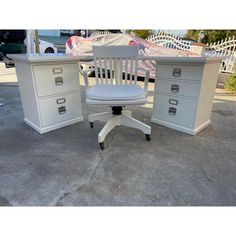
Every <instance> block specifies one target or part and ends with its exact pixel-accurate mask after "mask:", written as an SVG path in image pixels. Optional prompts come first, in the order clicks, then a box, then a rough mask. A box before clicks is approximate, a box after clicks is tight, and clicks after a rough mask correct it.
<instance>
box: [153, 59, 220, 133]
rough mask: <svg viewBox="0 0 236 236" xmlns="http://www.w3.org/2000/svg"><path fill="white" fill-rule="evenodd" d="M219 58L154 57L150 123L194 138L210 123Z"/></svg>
mask: <svg viewBox="0 0 236 236" xmlns="http://www.w3.org/2000/svg"><path fill="white" fill-rule="evenodd" d="M221 60H222V58H206V57H191V58H190V57H163V58H162V57H159V58H156V63H157V77H156V81H155V92H154V106H153V112H152V119H151V121H152V122H154V123H157V124H160V125H163V126H167V127H169V128H173V129H176V130H179V131H182V132H185V133H188V134H192V135H195V134H196V133H198V132H199V131H200V130H202V129H203V128H205V127H206V126H208V125H209V124H210V122H211V120H210V117H211V110H212V104H213V99H214V93H215V88H216V83H217V78H218V72H219V67H220V62H221Z"/></svg>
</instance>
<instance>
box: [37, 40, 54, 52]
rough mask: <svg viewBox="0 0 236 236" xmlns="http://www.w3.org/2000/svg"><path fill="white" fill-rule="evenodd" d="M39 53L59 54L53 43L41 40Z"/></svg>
mask: <svg viewBox="0 0 236 236" xmlns="http://www.w3.org/2000/svg"><path fill="white" fill-rule="evenodd" d="M39 53H57V48H56V47H55V45H54V44H53V43H50V42H47V41H44V40H41V39H40V40H39Z"/></svg>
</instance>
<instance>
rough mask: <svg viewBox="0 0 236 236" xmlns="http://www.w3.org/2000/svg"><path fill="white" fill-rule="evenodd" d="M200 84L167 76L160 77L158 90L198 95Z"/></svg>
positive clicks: (160, 91)
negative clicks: (167, 77)
mask: <svg viewBox="0 0 236 236" xmlns="http://www.w3.org/2000/svg"><path fill="white" fill-rule="evenodd" d="M199 89H200V84H198V83H188V82H182V81H173V80H167V79H165V78H163V79H158V81H157V92H158V93H171V94H173V95H175V94H176V95H181V96H190V97H198V94H199Z"/></svg>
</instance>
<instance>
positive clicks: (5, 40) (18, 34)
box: [0, 30, 57, 67]
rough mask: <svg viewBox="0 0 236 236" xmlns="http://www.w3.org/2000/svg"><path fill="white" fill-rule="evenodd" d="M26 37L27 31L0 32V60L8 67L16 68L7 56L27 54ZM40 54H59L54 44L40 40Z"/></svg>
mask: <svg viewBox="0 0 236 236" xmlns="http://www.w3.org/2000/svg"><path fill="white" fill-rule="evenodd" d="M26 36H27V35H26V30H0V60H1V59H3V60H4V62H5V65H6V67H12V66H14V64H13V62H12V61H11V60H10V58H8V57H7V56H6V55H7V54H18V53H19V54H20V53H26V51H27V50H26ZM34 50H35V49H33V52H34ZM39 52H40V53H57V48H56V47H55V45H54V44H53V43H50V42H47V41H44V40H39Z"/></svg>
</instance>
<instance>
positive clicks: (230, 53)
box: [146, 32, 236, 73]
mask: <svg viewBox="0 0 236 236" xmlns="http://www.w3.org/2000/svg"><path fill="white" fill-rule="evenodd" d="M146 40H147V41H149V42H152V43H156V44H158V45H161V46H164V47H168V48H174V49H180V50H185V51H192V50H191V42H189V41H186V40H183V39H181V38H179V37H178V36H174V35H171V34H169V33H165V32H161V33H158V34H153V35H151V36H150V37H148V38H147V39H146ZM205 55H206V56H213V57H217V56H223V57H224V59H223V61H222V63H221V67H220V72H225V73H233V72H234V71H235V69H236V39H235V37H232V38H226V39H224V40H222V41H219V42H215V43H211V44H209V45H207V46H206V50H205Z"/></svg>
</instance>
